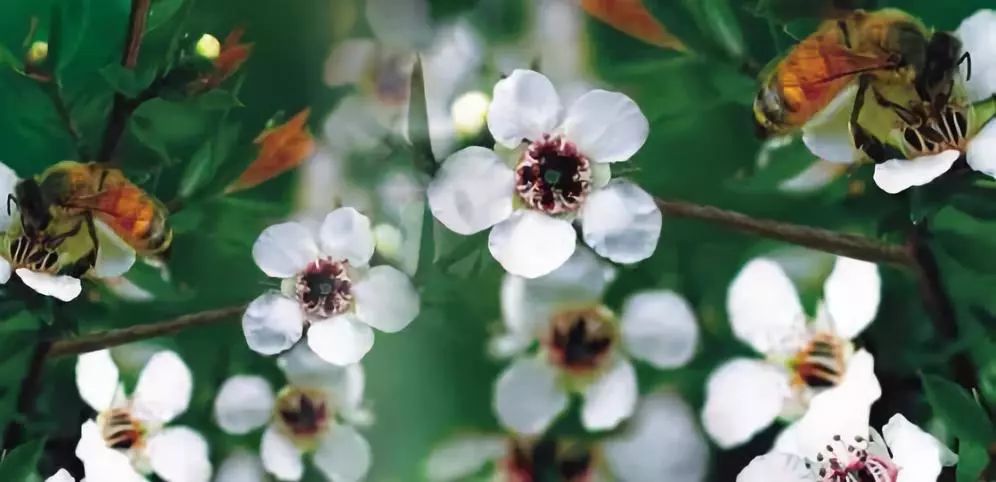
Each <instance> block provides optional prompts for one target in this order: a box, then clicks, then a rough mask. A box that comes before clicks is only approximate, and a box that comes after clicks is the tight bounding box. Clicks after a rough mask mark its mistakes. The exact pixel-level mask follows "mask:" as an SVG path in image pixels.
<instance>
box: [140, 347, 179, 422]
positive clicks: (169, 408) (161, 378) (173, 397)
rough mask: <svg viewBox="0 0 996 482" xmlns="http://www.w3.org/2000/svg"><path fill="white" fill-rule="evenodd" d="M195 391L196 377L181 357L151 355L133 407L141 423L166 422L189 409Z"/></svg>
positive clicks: (166, 352)
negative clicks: (145, 421)
mask: <svg viewBox="0 0 996 482" xmlns="http://www.w3.org/2000/svg"><path fill="white" fill-rule="evenodd" d="M193 388H194V380H193V375H191V374H190V369H189V368H187V364H186V363H183V360H182V359H181V358H180V356H179V355H177V354H176V353H174V352H172V351H161V352H159V353H156V354H155V355H152V358H150V359H149V361H148V363H146V364H145V368H143V369H142V373H140V374H139V375H138V384H137V385H136V386H135V393H134V397H133V405H134V408H135V415H136V416H137V417H139V418H140V419H142V420H147V421H156V422H161V423H165V422H168V421H170V420H173V419H174V418H176V417H177V416H178V415H180V414H181V413H183V412H184V411H186V410H187V405H188V404H189V403H190V395H191V392H192V391H193Z"/></svg>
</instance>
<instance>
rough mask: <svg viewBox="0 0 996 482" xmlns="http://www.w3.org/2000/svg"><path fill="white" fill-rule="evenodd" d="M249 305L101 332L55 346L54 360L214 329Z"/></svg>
mask: <svg viewBox="0 0 996 482" xmlns="http://www.w3.org/2000/svg"><path fill="white" fill-rule="evenodd" d="M245 309H246V305H238V306H230V307H227V308H219V309H215V310H208V311H201V312H198V313H191V314H189V315H183V316H180V317H177V318H174V319H171V320H166V321H160V322H156V323H148V324H144V325H136V326H129V327H127V328H119V329H116V330H108V331H100V332H96V333H91V334H89V335H83V336H79V337H76V338H72V339H69V340H60V341H57V342H55V343H53V344H52V349H51V350H49V352H48V356H49V357H50V358H54V357H60V356H67V355H78V354H80V353H87V352H91V351H97V350H100V349H103V348H111V347H115V346H118V345H124V344H126V343H131V342H135V341H140V340H146V339H149V338H155V337H158V336H164V335H171V334H173V333H177V332H179V331H183V330H185V329H187V328H190V327H194V326H204V325H211V324H214V323H220V322H222V321H225V320H228V319H229V318H231V317H233V316H235V315H238V314H239V313H242V312H243V311H245Z"/></svg>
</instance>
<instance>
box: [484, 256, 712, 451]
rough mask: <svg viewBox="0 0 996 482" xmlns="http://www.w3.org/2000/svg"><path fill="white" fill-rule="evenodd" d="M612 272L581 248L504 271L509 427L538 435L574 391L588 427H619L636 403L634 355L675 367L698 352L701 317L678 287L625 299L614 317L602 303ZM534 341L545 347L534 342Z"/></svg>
mask: <svg viewBox="0 0 996 482" xmlns="http://www.w3.org/2000/svg"><path fill="white" fill-rule="evenodd" d="M614 275H615V273H614V270H613V269H612V268H611V267H610V266H608V265H607V264H606V263H605V262H604V261H603V260H601V259H600V258H598V257H597V256H595V255H594V254H593V253H591V252H590V251H588V250H587V249H579V250H577V251H576V252H575V253H574V255H573V256H572V257H571V259H569V260H568V261H567V262H566V263H564V265H563V266H561V267H560V268H558V269H557V270H555V271H553V272H552V273H550V274H548V275H546V276H543V277H540V278H536V279H526V278H522V277H520V276H515V275H511V274H507V275H506V276H505V280H504V282H503V284H502V289H501V304H502V311H503V320H504V323H505V327H506V328H507V330H508V333H507V334H505V335H503V336H501V337H499V338H497V339H495V340H494V343H493V345H492V351H493V352H494V353H495V354H496V355H499V356H505V357H508V356H515V359H514V361H513V362H512V363H511V364H510V365H509V366H508V368H506V369H505V371H504V372H502V374H501V375H500V376H499V378H498V380H497V383H496V385H495V396H494V405H495V411H496V413H497V415H498V419H499V421H501V423H502V424H503V425H504V426H505V427H507V428H508V429H510V430H511V431H513V432H516V433H519V434H522V435H538V434H540V433H542V432H543V431H545V430H546V428H547V427H548V426H549V425H550V424H551V423H552V422H553V420H554V419H555V418H556V417H557V416H558V415H559V414H560V413H561V412H563V411H564V410H565V409H566V408H567V405H568V395H569V394H570V393H577V394H579V395H581V396H582V397H583V399H584V402H583V405H582V409H581V422H582V424H583V425H584V426H585V428H587V429H588V430H592V431H596V430H609V429H612V428H615V427H616V426H617V425H619V423H620V422H622V421H623V420H625V419H627V418H629V417H630V415H632V413H633V410H634V409H635V408H636V406H637V398H638V387H637V380H636V370H635V368H634V367H633V364H632V362H631V361H630V357H634V358H638V359H640V360H643V361H645V362H647V363H649V364H651V365H652V366H654V367H656V368H660V369H668V368H677V367H680V366H683V365H684V364H686V363H687V362H688V361H689V360H691V358H692V357H693V356H694V354H695V349H696V345H697V343H698V325H697V324H696V321H695V314H694V312H693V311H692V308H691V307H690V306H689V304H688V302H686V301H685V299H684V298H682V297H681V296H680V295H678V294H677V293H674V292H672V291H667V290H654V291H644V292H641V293H637V294H635V295H633V296H631V297H630V298H629V299H628V300H627V301H626V302H625V304H624V306H623V309H622V315H621V316H620V317H619V319H617V318H616V316H615V314H614V313H613V312H612V311H611V310H609V309H608V308H607V307H605V306H604V305H603V304H602V301H601V297H602V294H603V292H604V291H605V288H606V287H607V285H608V284H609V282H610V281H611V280H612V279H613V278H614ZM537 341H538V342H539V348H538V349H537V350H535V351H533V350H531V347H532V346H533V345H534V344H535V343H536V342H537Z"/></svg>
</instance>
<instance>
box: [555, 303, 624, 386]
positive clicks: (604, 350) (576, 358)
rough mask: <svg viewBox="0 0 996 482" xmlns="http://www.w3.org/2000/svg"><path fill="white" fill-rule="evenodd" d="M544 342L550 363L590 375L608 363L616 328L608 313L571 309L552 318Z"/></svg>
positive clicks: (600, 309)
mask: <svg viewBox="0 0 996 482" xmlns="http://www.w3.org/2000/svg"><path fill="white" fill-rule="evenodd" d="M551 321H552V322H551V323H550V334H549V335H548V338H547V339H546V345H547V348H548V349H549V351H550V361H551V362H553V363H554V364H556V365H558V366H560V367H562V368H563V369H565V370H568V371H570V372H574V373H577V372H590V371H593V370H596V369H597V368H599V367H601V366H602V365H603V362H604V361H605V360H607V359H608V357H607V355H608V354H609V352H610V351H611V348H612V346H613V343H614V341H615V340H616V338H617V336H616V327H615V325H614V322H613V320H612V314H611V313H610V312H609V310H608V309H606V308H604V307H601V306H598V307H591V308H583V309H571V310H567V311H562V312H560V313H557V314H555V315H554V317H553V320H551Z"/></svg>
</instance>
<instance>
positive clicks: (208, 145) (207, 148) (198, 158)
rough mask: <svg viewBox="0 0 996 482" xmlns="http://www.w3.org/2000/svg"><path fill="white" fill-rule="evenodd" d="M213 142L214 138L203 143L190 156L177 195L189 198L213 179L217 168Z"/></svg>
mask: <svg viewBox="0 0 996 482" xmlns="http://www.w3.org/2000/svg"><path fill="white" fill-rule="evenodd" d="M213 144H214V141H213V140H208V141H207V142H205V143H204V144H201V147H200V148H199V149H197V152H195V153H194V155H193V157H191V158H190V162H189V163H187V168H186V169H185V170H184V171H183V177H182V178H181V179H180V189H179V190H178V191H177V195H178V196H180V197H181V198H183V199H187V198H189V197H190V196H191V195H193V194H194V192H195V191H197V190H198V189H200V188H201V187H202V186H204V185H205V184H207V183H208V182H209V181H210V180H211V176H212V175H213V174H214V172H215V171H216V170H217V166H216V165H215V163H214V156H212V155H211V153H212V152H213V151H214V149H212V145H213Z"/></svg>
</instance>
